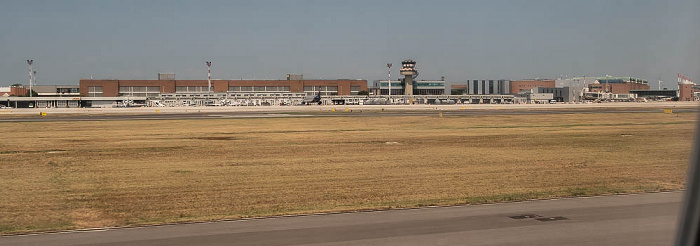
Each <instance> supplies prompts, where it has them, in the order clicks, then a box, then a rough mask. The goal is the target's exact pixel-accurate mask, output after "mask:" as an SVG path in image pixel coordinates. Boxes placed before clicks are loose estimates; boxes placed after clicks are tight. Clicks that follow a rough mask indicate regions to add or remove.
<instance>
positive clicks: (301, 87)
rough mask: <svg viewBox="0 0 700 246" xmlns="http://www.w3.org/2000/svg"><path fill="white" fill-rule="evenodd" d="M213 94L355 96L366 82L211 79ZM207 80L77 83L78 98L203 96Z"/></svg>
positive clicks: (96, 81) (206, 87) (94, 81)
mask: <svg viewBox="0 0 700 246" xmlns="http://www.w3.org/2000/svg"><path fill="white" fill-rule="evenodd" d="M211 86H212V88H211V92H213V93H227V92H230V93H245V92H251V93H264V92H276V93H284V92H292V93H308V94H315V93H318V92H319V91H320V92H321V93H322V94H323V95H356V94H357V93H358V92H360V91H367V81H366V80H212V81H211ZM208 91H209V88H208V82H207V80H87V79H84V80H80V95H81V96H93V97H118V96H146V97H150V96H157V95H158V94H161V93H206V92H208Z"/></svg>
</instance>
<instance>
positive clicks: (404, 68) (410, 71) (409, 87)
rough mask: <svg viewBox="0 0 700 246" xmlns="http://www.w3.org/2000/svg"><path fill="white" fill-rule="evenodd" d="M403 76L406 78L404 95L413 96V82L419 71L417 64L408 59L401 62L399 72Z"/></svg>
mask: <svg viewBox="0 0 700 246" xmlns="http://www.w3.org/2000/svg"><path fill="white" fill-rule="evenodd" d="M399 71H400V72H401V75H403V76H404V79H403V84H404V90H403V91H404V95H407V96H413V80H414V79H415V78H416V77H418V70H417V69H416V62H415V61H414V60H411V59H406V60H404V61H402V62H401V69H400V70H399Z"/></svg>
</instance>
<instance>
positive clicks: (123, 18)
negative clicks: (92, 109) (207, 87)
mask: <svg viewBox="0 0 700 246" xmlns="http://www.w3.org/2000/svg"><path fill="white" fill-rule="evenodd" d="M0 6H2V7H1V8H0V44H1V45H0V86H7V85H9V84H12V83H23V84H26V83H27V82H28V68H27V64H26V61H25V60H27V59H34V60H35V67H36V70H37V71H38V77H37V80H38V84H77V83H78V80H79V79H81V78H90V76H92V77H93V78H95V79H107V78H111V79H155V78H156V76H157V73H159V72H172V73H175V74H176V77H177V79H206V65H205V64H204V62H205V61H212V63H213V65H212V77H213V78H218V79H240V78H241V77H242V78H245V79H253V78H256V79H265V78H268V79H283V78H284V76H285V74H287V73H295V74H296V73H303V74H304V77H305V78H324V79H338V78H356V79H367V80H370V81H371V80H374V79H384V78H385V77H386V67H385V66H386V63H387V62H392V63H394V64H396V65H398V64H400V62H401V60H403V59H405V58H412V59H414V60H416V61H417V62H418V66H417V67H418V69H419V71H420V72H421V75H420V77H419V79H439V78H440V76H446V78H447V80H448V82H451V83H460V82H461V81H464V80H465V79H488V78H493V79H522V78H535V77H539V78H556V77H558V76H560V75H570V76H572V75H575V76H580V75H586V76H598V75H606V74H609V75H619V76H628V75H631V76H638V77H642V78H645V79H648V80H650V81H653V82H654V83H651V84H652V88H654V87H655V86H654V85H656V83H655V82H656V80H657V79H658V78H661V79H662V80H664V81H665V83H664V86H666V87H674V88H675V81H676V75H677V73H684V74H687V75H688V76H689V77H691V78H693V79H694V80H695V81H698V82H700V71H699V70H700V24H699V23H700V1H696V0H678V1H673V0H671V1H644V0H637V1H614V0H591V1H556V0H528V1H525V0H522V1H515V0H513V1H499V0H496V1H241V2H237V1H32V0H25V1H8V0H3V1H2V3H1V4H0ZM396 65H395V66H394V71H393V72H394V74H398V67H397V66H396ZM394 76H396V75H394Z"/></svg>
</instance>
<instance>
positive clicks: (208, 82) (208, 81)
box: [206, 61, 211, 94]
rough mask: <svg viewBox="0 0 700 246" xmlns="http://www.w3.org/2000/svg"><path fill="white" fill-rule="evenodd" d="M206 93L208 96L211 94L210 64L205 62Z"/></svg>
mask: <svg viewBox="0 0 700 246" xmlns="http://www.w3.org/2000/svg"><path fill="white" fill-rule="evenodd" d="M206 63H207V76H208V79H207V91H208V93H209V94H211V62H210V61H207V62H206Z"/></svg>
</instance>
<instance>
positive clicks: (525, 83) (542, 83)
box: [510, 80, 555, 95]
mask: <svg viewBox="0 0 700 246" xmlns="http://www.w3.org/2000/svg"><path fill="white" fill-rule="evenodd" d="M535 87H548V88H552V87H555V82H554V80H514V81H510V94H512V95H515V94H518V93H520V90H530V89H532V88H535Z"/></svg>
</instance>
